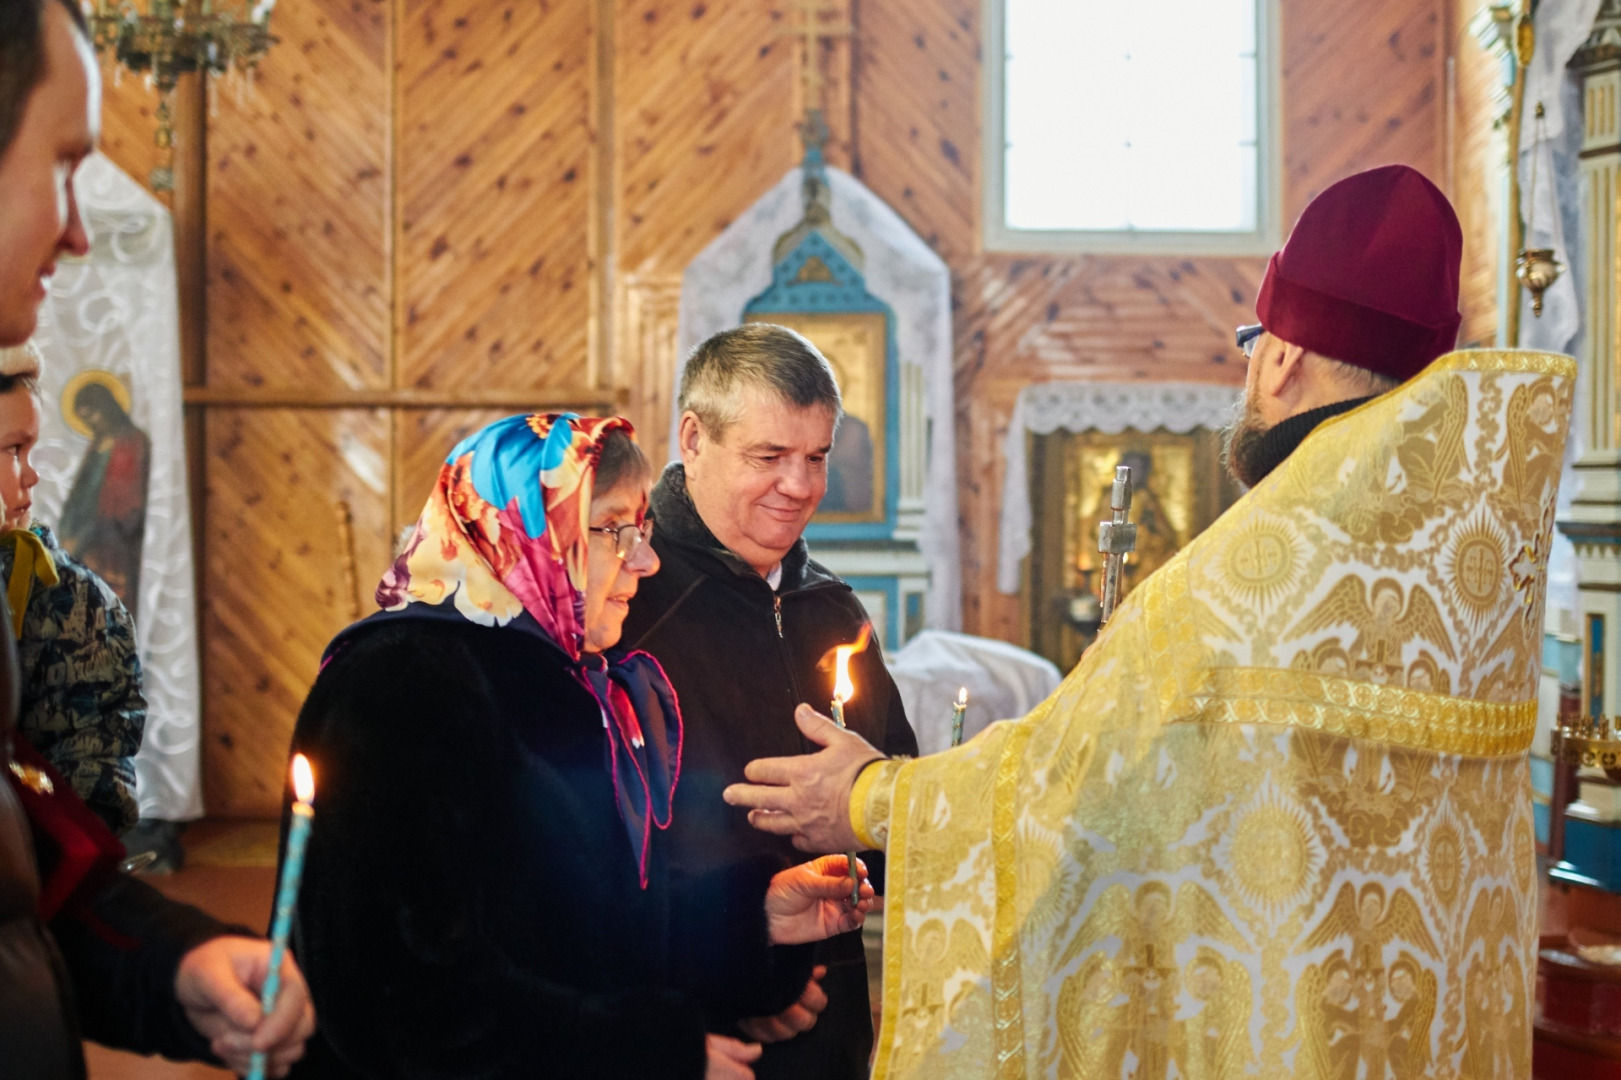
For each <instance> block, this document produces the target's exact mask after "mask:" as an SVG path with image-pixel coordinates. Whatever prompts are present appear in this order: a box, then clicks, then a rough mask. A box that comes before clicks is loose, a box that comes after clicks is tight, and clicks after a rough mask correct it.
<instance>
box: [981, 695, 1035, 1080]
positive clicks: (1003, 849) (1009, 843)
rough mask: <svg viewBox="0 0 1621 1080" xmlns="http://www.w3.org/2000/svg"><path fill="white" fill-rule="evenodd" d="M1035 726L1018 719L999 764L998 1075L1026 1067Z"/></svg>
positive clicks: (994, 964) (994, 938)
mask: <svg viewBox="0 0 1621 1080" xmlns="http://www.w3.org/2000/svg"><path fill="white" fill-rule="evenodd" d="M1035 730H1036V729H1035V725H1034V724H1029V723H1024V724H1015V725H1013V727H1012V729H1011V730H1010V731H1009V732H1008V735H1007V739H1006V741H1005V745H1004V746H1003V747H1002V760H1001V761H999V762H998V763H997V766H996V793H995V796H994V798H993V802H992V804H991V849H992V851H993V852H994V853H995V858H996V922H995V924H994V926H993V929H992V931H991V948H992V952H991V1016H992V1018H993V1023H994V1024H995V1027H996V1076H997V1080H1021V1078H1022V1077H1023V1076H1024V1075H1025V1070H1024V1006H1023V1004H1022V1000H1023V995H1022V994H1021V992H1020V983H1021V981H1022V979H1023V973H1022V971H1021V968H1020V962H1019V928H1020V927H1019V905H1018V883H1019V864H1018V856H1019V851H1018V823H1019V810H1020V807H1019V777H1020V776H1021V775H1022V772H1023V765H1024V745H1025V743H1027V742H1029V741H1030V736H1031V735H1032V734H1034V733H1035Z"/></svg>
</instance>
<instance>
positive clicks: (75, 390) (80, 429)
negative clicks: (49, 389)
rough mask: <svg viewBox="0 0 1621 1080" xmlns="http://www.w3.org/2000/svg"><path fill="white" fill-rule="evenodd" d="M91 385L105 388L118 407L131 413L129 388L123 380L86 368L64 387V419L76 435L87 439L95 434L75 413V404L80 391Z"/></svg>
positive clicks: (110, 373) (104, 372)
mask: <svg viewBox="0 0 1621 1080" xmlns="http://www.w3.org/2000/svg"><path fill="white" fill-rule="evenodd" d="M91 383H97V384H99V385H101V386H105V387H106V388H107V390H108V392H109V393H111V394H112V395H113V400H114V401H116V402H118V407H119V408H120V409H123V410H124V412H125V413H128V412H129V402H130V396H129V387H128V386H127V385H125V383H124V380H123V379H120V378H119V377H118V376H117V375H114V374H113V373H112V372H110V371H101V370H99V369H97V368H86V369H85V370H83V371H81V372H79V373H78V374H77V375H74V376H73V378H71V379H69V380H68V381H67V385H66V386H64V387H62V419H63V421H64V422H65V423H66V424H67V426H68V427H69V428H71V429H72V430H73V432H74V433H75V434H77V435H83V436H84V437H85V438H87V439H88V438H90V437H91V436H92V435H93V434H94V432H92V431H91V430H90V425H89V424H87V423H85V422H84V421H83V420H81V419H80V418H79V414H78V413H76V412H74V411H73V403H74V402H75V401H77V400H78V399H79V391H80V390H82V389H84V388H85V387H86V386H88V385H90V384H91Z"/></svg>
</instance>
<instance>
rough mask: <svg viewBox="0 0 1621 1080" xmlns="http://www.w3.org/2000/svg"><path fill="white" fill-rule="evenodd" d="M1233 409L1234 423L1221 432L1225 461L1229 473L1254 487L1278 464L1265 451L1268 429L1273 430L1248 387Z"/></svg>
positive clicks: (1241, 482) (1222, 459)
mask: <svg viewBox="0 0 1621 1080" xmlns="http://www.w3.org/2000/svg"><path fill="white" fill-rule="evenodd" d="M1233 412H1234V413H1235V415H1234V417H1233V422H1232V423H1230V424H1228V425H1227V427H1226V429H1225V430H1224V431H1223V432H1222V433H1221V462H1222V464H1223V465H1225V466H1226V467H1227V475H1229V476H1231V477H1232V478H1233V479H1234V480H1237V481H1238V482H1239V483H1240V484H1243V485H1244V486H1245V487H1247V488H1252V487H1254V486H1255V485H1256V484H1259V483H1260V482H1261V481H1262V480H1264V479H1265V478H1266V474H1267V473H1269V472H1271V471H1272V467H1273V465H1274V464H1276V463H1275V462H1272V461H1269V460H1267V455H1266V454H1265V453H1264V452H1263V450H1264V447H1265V443H1266V435H1267V432H1269V431H1271V430H1272V429H1271V428H1270V427H1268V426H1267V425H1266V424H1265V423H1264V422H1263V421H1262V420H1261V411H1260V409H1259V408H1258V407H1257V406H1256V403H1255V396H1254V394H1252V393H1251V392H1249V391H1247V390H1246V391H1245V393H1244V399H1243V400H1242V401H1241V402H1239V403H1238V405H1236V406H1235V407H1234V409H1233Z"/></svg>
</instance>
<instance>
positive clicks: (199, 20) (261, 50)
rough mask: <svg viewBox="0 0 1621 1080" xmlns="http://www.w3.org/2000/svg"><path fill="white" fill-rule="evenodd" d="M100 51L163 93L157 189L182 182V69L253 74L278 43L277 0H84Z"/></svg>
mask: <svg viewBox="0 0 1621 1080" xmlns="http://www.w3.org/2000/svg"><path fill="white" fill-rule="evenodd" d="M83 2H84V4H85V7H86V9H87V10H86V15H87V17H88V18H89V20H90V28H91V34H92V37H93V38H94V41H95V46H96V52H97V53H98V54H99V55H100V56H102V57H103V58H106V59H110V60H111V62H112V63H113V64H114V65H116V67H115V69H114V74H115V76H116V75H117V74H118V73H119V72H121V71H129V72H132V73H134V74H137V75H144V76H145V77H146V78H147V80H148V81H149V83H150V84H151V86H152V87H153V88H154V89H156V90H157V92H158V109H157V121H158V128H157V133H156V135H155V136H154V139H155V141H156V142H157V145H158V147H159V148H160V149H162V150H165V151H167V152H168V153H169V155H170V157H169V162H168V163H167V164H165V165H161V166H159V167H158V168H156V169H154V170H152V176H151V178H150V182H151V185H152V188H153V190H155V191H172V190H173V189H174V167H173V153H174V111H173V108H172V99H173V97H174V89H175V85H176V84H177V83H178V82H179V79H180V76H182V75H186V74H190V73H193V72H200V73H202V74H203V75H205V76H216V75H226V74H229V73H233V72H234V73H237V74H239V75H241V76H242V77H243V78H245V79H250V80H251V78H252V76H253V70H254V68H255V67H256V66H257V65H258V63H259V60H260V59H261V58H262V57H263V56H264V54H265V52H266V51H268V50H269V48H270V46H271V45H272V44H274V43H275V40H276V39H275V38H273V37H271V35H270V14H271V11H272V10H273V9H274V8H275V6H276V0H217V2H216V0H122V2H114V3H108V0H95V3H94V6H93V7H92V6H91V4H90V2H89V0H83Z"/></svg>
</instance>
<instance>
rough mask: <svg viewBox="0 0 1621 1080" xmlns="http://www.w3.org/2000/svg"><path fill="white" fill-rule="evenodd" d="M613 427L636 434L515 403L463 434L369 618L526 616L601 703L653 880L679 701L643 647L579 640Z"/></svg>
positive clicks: (621, 796) (673, 771) (675, 750)
mask: <svg viewBox="0 0 1621 1080" xmlns="http://www.w3.org/2000/svg"><path fill="white" fill-rule="evenodd" d="M616 430H622V431H624V432H625V433H626V434H628V435H631V436H632V437H634V436H635V429H634V428H632V427H631V425H630V421H628V420H625V419H624V418H622V417H609V418H595V417H591V418H584V417H580V416H576V415H574V414H573V413H563V414H562V415H532V416H509V417H507V418H506V419H505V420H498V421H496V422H495V423H493V424H491V425H489V426H488V427H486V428H484V429H482V430H480V431H478V432H475V433H474V434H473V435H470V436H469V437H468V438H466V439H464V440H462V442H461V443H460V445H458V446H457V447H456V448H455V449H454V450H452V451H451V452H450V457H449V458H447V459H446V460H445V464H444V465H443V467H441V468H440V470H439V480H438V482H437V483H436V484H435V485H434V489H433V493H432V494H431V495H430V496H429V497H428V505H427V506H426V507H424V508H423V510H422V516H421V517H420V518H419V519H418V520H417V524H416V529H415V531H414V532H413V533H412V534H411V537H410V539H409V540H408V541H407V542H406V544H405V549H404V550H403V551H402V552H401V553H400V556H399V558H397V559H395V560H394V565H393V566H391V567H390V568H389V570H388V572H387V573H386V574H384V575H383V580H382V583H381V584H379V585H378V586H377V604H378V606H379V607H381V608H382V609H383V611H382V612H380V613H379V614H378V615H374V616H372V618H373V619H387V618H394V617H399V616H401V615H408V614H411V613H412V612H414V611H416V610H418V608H420V609H421V610H422V614H424V615H427V614H429V612H433V613H435V614H441V613H444V612H446V610H447V609H448V608H450V607H453V608H454V610H455V612H456V614H458V615H460V616H461V617H462V618H465V619H468V620H469V621H471V622H475V623H478V624H479V625H480V626H507V625H509V624H512V623H514V621H515V620H521V619H522V617H523V616H524V615H528V616H529V617H530V618H532V619H533V620H534V625H535V627H536V628H538V629H539V631H540V632H541V633H542V634H544V635H545V636H546V637H547V638H548V639H550V640H551V641H552V642H553V643H554V644H556V645H557V647H558V648H559V649H561V650H562V651H563V652H564V653H565V654H566V655H567V657H568V660H569V664H570V667H571V669H572V670H573V672H574V675H575V677H576V678H578V679H579V681H580V683H581V685H583V686H584V687H585V688H586V689H587V690H589V691H590V692H591V694H592V695H593V696H594V697H595V698H596V699H597V703H598V705H599V706H600V707H601V708H602V717H603V726H604V728H605V729H606V731H607V735H608V746H607V757H608V761H607V767H608V770H609V772H610V774H611V775H612V777H613V784H614V793H615V797H616V801H617V802H618V804H619V812H620V816H621V817H622V818H623V819H624V821H625V826H626V828H627V830H628V831H629V833H630V840H631V846H632V849H633V850H634V851H635V852H636V855H637V860H638V863H639V871H640V878H641V883H642V886H643V888H645V887H646V886H647V850H648V840H649V838H650V837H651V835H652V829H653V827H654V826H655V825H656V826H657V827H659V828H661V829H663V828H668V827H669V824H670V803H671V800H672V798H673V797H674V794H675V784H676V779H677V777H678V776H679V775H680V771H681V739H682V727H681V710H680V706H679V704H678V703H677V701H676V696H675V690H674V689H673V688H672V687H671V686H670V681H669V679H668V677H667V676H666V675H665V674H664V669H663V668H661V667H660V666H659V663H658V661H657V660H655V659H654V658H653V657H652V656H651V655H649V654H648V653H645V652H630V653H622V652H617V651H614V652H610V653H609V654H607V655H606V656H604V657H600V658H599V657H594V656H588V655H586V654H584V652H583V648H582V647H583V645H584V642H585V574H586V543H587V540H588V539H589V538H590V535H591V534H590V532H589V531H588V529H589V527H590V524H591V498H592V487H593V485H594V483H595V480H596V472H597V462H598V460H599V459H600V458H601V456H602V444H603V440H604V439H605V438H606V437H607V435H608V434H609V433H610V432H613V431H616ZM446 601H449V604H447V603H446ZM450 617H452V618H453V617H454V616H450ZM519 625H520V626H522V625H523V624H522V622H519ZM343 640H344V636H343V635H340V637H339V639H338V640H337V641H335V642H334V643H333V645H332V646H329V647H328V649H327V656H328V658H330V657H332V656H334V655H336V652H337V649H338V648H339V647H340V643H341V642H342V641H343Z"/></svg>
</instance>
